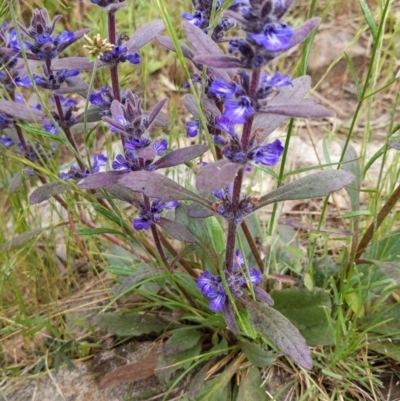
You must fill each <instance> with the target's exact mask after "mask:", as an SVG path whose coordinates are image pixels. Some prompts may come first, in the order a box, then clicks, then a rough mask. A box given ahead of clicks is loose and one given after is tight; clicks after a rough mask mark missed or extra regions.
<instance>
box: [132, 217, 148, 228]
mask: <svg viewBox="0 0 400 401" xmlns="http://www.w3.org/2000/svg"><path fill="white" fill-rule="evenodd" d="M132 224H133V228H134V229H135V230H139V231H140V230H148V229H149V228H150V226H151V225H152V224H153V221H152V220H151V219H150V218H149V217H147V216H143V217H139V218H136V219H133V222H132Z"/></svg>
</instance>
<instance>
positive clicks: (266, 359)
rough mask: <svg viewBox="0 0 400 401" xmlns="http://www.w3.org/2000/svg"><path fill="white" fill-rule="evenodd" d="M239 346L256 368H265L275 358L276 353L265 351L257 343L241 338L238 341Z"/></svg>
mask: <svg viewBox="0 0 400 401" xmlns="http://www.w3.org/2000/svg"><path fill="white" fill-rule="evenodd" d="M239 346H240V348H241V349H242V351H243V352H244V354H245V355H246V358H247V359H248V360H249V362H250V363H251V364H252V365H253V366H257V367H258V368H266V367H267V366H271V365H272V364H273V363H274V362H275V360H276V354H275V353H274V352H272V351H267V350H266V349H265V348H264V347H263V346H261V345H259V344H256V343H252V342H250V341H246V340H244V339H243V340H241V341H239Z"/></svg>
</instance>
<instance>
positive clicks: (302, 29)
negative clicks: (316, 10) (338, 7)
mask: <svg viewBox="0 0 400 401" xmlns="http://www.w3.org/2000/svg"><path fill="white" fill-rule="evenodd" d="M320 22H321V18H319V17H314V18H311V19H309V20H308V21H307V22H305V23H304V24H303V25H301V26H299V27H297V28H295V29H293V36H292V37H291V38H290V47H293V46H296V45H297V44H298V43H301V42H302V41H303V40H304V39H305V38H306V37H307V36H308V35H309V34H310V33H311V32H312V31H313V30H314V29H315V28H316V27H317V26H318V25H319V24H320Z"/></svg>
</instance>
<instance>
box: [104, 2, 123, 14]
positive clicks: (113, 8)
mask: <svg viewBox="0 0 400 401" xmlns="http://www.w3.org/2000/svg"><path fill="white" fill-rule="evenodd" d="M124 7H126V3H124V2H121V3H111V4H109V5H108V6H107V7H106V8H105V10H106V12H107V13H115V12H116V11H118V10H119V9H121V8H124Z"/></svg>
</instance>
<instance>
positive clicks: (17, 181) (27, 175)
mask: <svg viewBox="0 0 400 401" xmlns="http://www.w3.org/2000/svg"><path fill="white" fill-rule="evenodd" d="M31 172H32V171H31V170H28V169H23V170H22V171H18V173H17V174H15V175H14V177H12V178H11V180H10V183H9V186H8V190H9V191H10V193H13V192H15V191H16V190H17V189H18V188H19V187H20V186H21V185H22V182H23V178H24V179H25V180H30V179H31V178H32V174H31ZM22 177H23V178H22Z"/></svg>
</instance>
